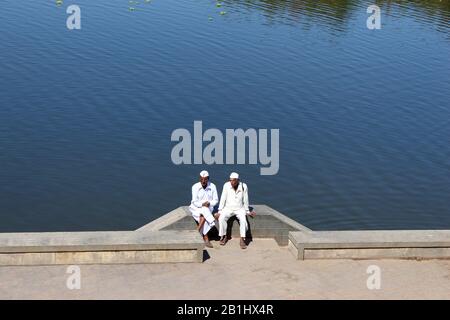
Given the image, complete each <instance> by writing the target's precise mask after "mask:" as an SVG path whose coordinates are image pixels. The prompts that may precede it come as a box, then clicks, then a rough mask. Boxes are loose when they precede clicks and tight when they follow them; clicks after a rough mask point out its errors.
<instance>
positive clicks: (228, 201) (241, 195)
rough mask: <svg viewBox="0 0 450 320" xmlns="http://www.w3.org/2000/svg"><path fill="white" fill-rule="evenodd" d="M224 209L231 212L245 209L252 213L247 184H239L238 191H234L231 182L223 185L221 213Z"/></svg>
mask: <svg viewBox="0 0 450 320" xmlns="http://www.w3.org/2000/svg"><path fill="white" fill-rule="evenodd" d="M223 209H226V210H231V211H236V210H239V209H245V212H246V213H250V210H249V207H248V188H247V185H246V184H245V183H243V182H239V185H238V187H237V190H234V188H233V187H232V186H231V182H229V181H228V182H226V183H225V184H224V185H223V189H222V195H221V196H220V204H219V211H222V210H223Z"/></svg>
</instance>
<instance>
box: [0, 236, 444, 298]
mask: <svg viewBox="0 0 450 320" xmlns="http://www.w3.org/2000/svg"><path fill="white" fill-rule="evenodd" d="M214 246H215V248H214V249H209V250H208V253H209V255H210V259H208V260H206V261H205V262H204V263H203V264H149V265H82V266H80V267H81V289H79V290H69V289H67V287H66V280H67V278H68V277H69V274H67V273H66V270H67V266H40V267H34V266H32V267H0V299H52V298H57V299H355V298H360V299H422V298H426V299H428V298H434V299H450V260H426V261H425V260H424V261H415V260H377V261H367V260H360V261H353V260H315V261H312V260H310V261H297V260H294V258H293V257H292V255H291V254H290V253H289V252H288V250H287V248H280V247H278V245H277V244H276V242H275V241H273V240H269V239H255V241H254V242H253V243H252V244H251V245H250V246H249V247H248V249H247V250H241V249H239V242H238V240H237V239H233V240H231V241H229V242H228V244H227V245H226V246H225V247H220V246H219V244H218V242H214ZM370 265H377V266H379V267H380V268H381V288H380V289H379V290H369V289H368V288H367V284H366V282H367V278H368V277H369V274H367V273H366V270H367V267H368V266H370ZM206 287H209V288H210V289H209V290H207V291H205V288H206Z"/></svg>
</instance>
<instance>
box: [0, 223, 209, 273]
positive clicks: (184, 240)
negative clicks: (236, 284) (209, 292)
mask: <svg viewBox="0 0 450 320" xmlns="http://www.w3.org/2000/svg"><path fill="white" fill-rule="evenodd" d="M203 248H204V243H203V241H202V239H201V238H200V237H199V236H198V233H197V232H195V231H159V232H140V231H107V232H44V233H2V234H0V265H47V264H50V265H52V264H104V263H108V264H109V263H158V262H160V263H162V262H164V263H168V262H202V261H203Z"/></svg>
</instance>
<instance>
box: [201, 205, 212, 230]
mask: <svg viewBox="0 0 450 320" xmlns="http://www.w3.org/2000/svg"><path fill="white" fill-rule="evenodd" d="M201 216H202V218H203V219H204V221H203V225H202V228H201V229H200V230H201V231H202V234H203V235H205V236H207V233H208V232H209V230H211V228H212V227H213V226H214V225H215V221H216V219H215V218H214V216H213V215H212V209H210V208H208V207H202V208H201Z"/></svg>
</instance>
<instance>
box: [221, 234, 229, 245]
mask: <svg viewBox="0 0 450 320" xmlns="http://www.w3.org/2000/svg"><path fill="white" fill-rule="evenodd" d="M227 241H228V238H227V236H224V237H223V238H222V239H221V240H220V245H221V246H224V245H225V244H226V243H227Z"/></svg>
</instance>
